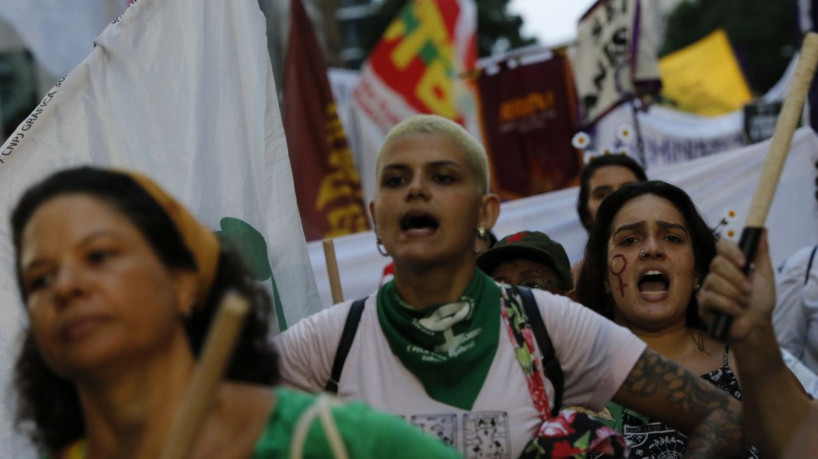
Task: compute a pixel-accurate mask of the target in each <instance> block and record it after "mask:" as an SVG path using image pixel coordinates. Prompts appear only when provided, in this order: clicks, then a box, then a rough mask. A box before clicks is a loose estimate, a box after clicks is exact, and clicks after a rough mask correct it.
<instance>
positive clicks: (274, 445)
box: [253, 388, 460, 459]
mask: <svg viewBox="0 0 818 459" xmlns="http://www.w3.org/2000/svg"><path fill="white" fill-rule="evenodd" d="M275 394H276V405H275V409H274V410H273V413H272V414H271V416H270V418H269V420H268V421H267V426H266V427H265V429H264V431H263V432H262V434H261V437H259V440H258V442H257V443H256V448H255V450H254V451H253V458H254V459H270V458H287V457H289V453H290V442H291V440H292V436H293V430H294V429H295V426H296V424H297V423H298V420H299V418H300V417H301V415H302V414H303V413H304V412H305V411H306V410H307V409H308V408H309V407H310V406H312V404H313V403H315V401H316V400H317V399H318V397H317V396H315V395H309V394H304V393H301V392H296V391H294V390H291V389H285V388H277V389H275ZM332 416H333V418H334V419H335V422H336V425H337V426H338V430H339V432H340V434H341V438H343V440H344V446H345V447H346V451H347V454H349V457H350V458H375V457H388V458H390V459H416V458H424V459H426V458H430V459H435V458H441V459H448V458H459V457H460V454H459V453H458V452H457V451H455V450H453V449H451V448H449V447H448V446H446V445H445V444H444V443H443V442H442V441H440V440H437V439H435V438H433V437H430V436H428V435H426V434H424V433H423V432H421V431H420V430H419V429H417V428H415V427H414V426H412V425H410V424H408V423H406V422H405V421H403V420H401V419H399V418H397V417H395V416H393V415H389V414H385V413H381V412H378V411H375V410H372V409H371V408H369V407H368V406H366V405H364V404H362V403H358V402H351V403H346V404H343V405H339V406H335V407H333V408H332ZM311 458H315V459H319V458H320V459H325V458H332V450H331V449H330V446H329V443H328V442H327V440H326V436H325V435H324V429H323V427H322V426H321V421H320V420H319V419H317V418H316V419H315V420H314V421H313V423H312V425H311V426H310V430H309V433H308V434H307V439H306V441H305V442H304V459H311Z"/></svg>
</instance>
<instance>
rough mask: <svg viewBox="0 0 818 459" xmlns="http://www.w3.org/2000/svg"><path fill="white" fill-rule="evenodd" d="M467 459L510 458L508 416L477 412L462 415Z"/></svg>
mask: <svg viewBox="0 0 818 459" xmlns="http://www.w3.org/2000/svg"><path fill="white" fill-rule="evenodd" d="M463 418H464V419H463V424H464V429H463V431H464V434H465V439H466V441H465V448H464V457H467V458H475V459H476V458H484V457H486V458H487V457H491V458H510V457H511V441H510V438H509V430H508V415H507V414H506V413H505V412H504V411H479V412H476V413H465V414H464V415H463Z"/></svg>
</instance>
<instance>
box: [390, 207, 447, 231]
mask: <svg viewBox="0 0 818 459" xmlns="http://www.w3.org/2000/svg"><path fill="white" fill-rule="evenodd" d="M439 226H440V223H439V222H438V220H437V218H435V217H434V216H433V215H432V214H430V213H428V212H425V211H421V210H411V211H409V212H407V213H406V214H405V215H404V216H403V218H401V220H400V229H401V231H402V232H403V234H404V235H406V236H430V235H432V234H434V233H435V232H436V231H437V229H438V227H439Z"/></svg>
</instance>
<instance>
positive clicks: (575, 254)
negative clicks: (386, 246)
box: [308, 128, 818, 304]
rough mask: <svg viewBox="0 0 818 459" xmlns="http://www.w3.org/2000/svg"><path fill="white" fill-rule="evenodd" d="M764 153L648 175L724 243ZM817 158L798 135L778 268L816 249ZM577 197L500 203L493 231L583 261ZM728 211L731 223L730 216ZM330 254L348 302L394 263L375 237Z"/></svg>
mask: <svg viewBox="0 0 818 459" xmlns="http://www.w3.org/2000/svg"><path fill="white" fill-rule="evenodd" d="M769 148H770V142H769V140H768V141H765V142H762V143H758V144H755V145H751V146H747V147H742V148H737V149H732V150H730V151H725V152H722V153H720V154H718V155H712V156H708V157H700V158H698V159H696V160H693V161H687V162H684V163H679V164H672V165H666V166H661V167H656V168H655V169H653V170H650V171H648V175H649V176H650V178H652V179H659V180H665V181H667V182H670V183H672V184H674V185H677V186H679V187H681V188H683V189H684V190H685V191H687V192H688V193H689V194H690V196H691V198H692V199H693V202H695V203H696V207H697V208H698V209H699V211H700V212H701V214H702V216H703V217H704V219H705V221H706V222H707V223H708V224H709V225H710V226H711V227H712V228H715V227H720V230H719V231H720V232H721V233H722V234H724V235H725V236H728V235H729V234H730V233H731V232H733V233H734V234H735V235H738V234H740V233H741V231H740V230H741V228H742V227H743V226H744V219H745V218H746V217H747V212H748V209H749V208H750V201H752V198H753V194H754V193H755V188H756V186H757V185H758V178H759V176H760V174H761V169H762V166H763V164H764V160H765V159H766V157H767V152H768V151H769ZM816 159H818V135H816V133H815V132H814V131H812V129H810V128H802V129H800V130H798V131H797V132H796V134H795V137H793V140H792V145H791V146H790V153H789V155H788V157H787V162H786V164H785V165H784V169H783V171H782V173H781V181H780V182H779V183H778V189H777V190H776V196H775V199H773V202H772V206H771V208H770V214H769V216H768V217H767V229H768V237H769V242H770V251H771V256H772V259H773V263H774V265H776V266H777V265H778V264H779V263H780V262H781V261H782V260H784V259H785V258H786V257H788V256H789V255H791V254H792V253H793V252H795V251H796V250H798V249H800V248H801V247H804V246H806V245H811V244H815V235H816V234H818V206H816V205H815V199H814V197H813V195H814V193H815V161H816ZM577 193H578V190H577V188H576V187H572V188H566V189H562V190H558V191H554V192H550V193H544V194H540V195H536V196H530V197H528V198H523V199H517V200H514V201H507V202H504V203H503V204H502V205H501V210H500V218H499V219H498V220H497V224H496V225H495V226H494V228H493V232H494V233H495V234H496V235H497V237H503V236H507V235H509V234H513V233H516V232H518V231H523V230H529V231H542V232H544V233H546V234H548V235H549V236H551V237H552V238H553V239H554V240H556V241H558V242H559V243H560V244H562V245H563V247H565V251H566V252H567V253H568V257H569V258H570V259H571V261H572V262H575V261H577V260H579V259H580V258H582V254H583V249H584V247H585V241H586V238H587V233H586V232H585V230H584V229H583V228H582V225H580V223H579V218H578V217H577V210H576V205H577ZM731 210H732V211H734V213H735V216H734V217H730V216H729V212H730V211H731ZM724 220H727V222H724ZM731 230H732V231H731ZM308 247H309V251H310V259H311V260H312V263H313V266H314V267H315V277H316V282H317V284H318V289H319V291H320V294H321V298H322V299H323V301H324V303H325V304H329V303H330V302H331V301H332V296H331V292H330V287H329V285H330V284H329V279H328V277H327V270H326V269H325V266H326V262H325V260H324V253H323V250H322V246H321V243H320V242H311V243H309V244H308ZM335 253H336V258H337V260H338V268H339V270H340V274H341V284H342V287H343V290H344V295H345V296H346V297H347V298H360V297H363V296H365V295H371V294H372V292H374V291H375V289H376V288H378V285H379V283H380V282H381V278H382V277H383V276H384V274H386V273H384V267H385V266H386V265H388V264H389V262H390V261H391V260H390V259H389V258H384V257H382V256H381V255H380V254H378V252H377V250H375V234H374V233H373V232H372V231H367V232H364V233H359V234H353V235H351V236H344V237H341V238H338V239H336V240H335Z"/></svg>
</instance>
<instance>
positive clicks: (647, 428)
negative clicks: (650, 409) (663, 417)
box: [625, 422, 687, 459]
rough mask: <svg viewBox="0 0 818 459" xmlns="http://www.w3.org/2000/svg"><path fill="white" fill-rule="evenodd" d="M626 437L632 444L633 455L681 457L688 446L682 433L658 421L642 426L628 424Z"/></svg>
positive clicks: (657, 457) (661, 457)
mask: <svg viewBox="0 0 818 459" xmlns="http://www.w3.org/2000/svg"><path fill="white" fill-rule="evenodd" d="M680 437H681V438H680ZM625 438H627V439H628V443H630V446H631V457H652V458H656V459H677V458H679V459H681V458H682V457H684V451H685V447H686V446H687V442H686V441H685V438H684V437H683V436H681V434H679V433H678V432H676V431H675V430H673V429H670V428H669V427H668V426H666V425H664V424H662V423H658V422H656V423H650V424H643V425H640V426H632V425H626V426H625Z"/></svg>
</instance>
